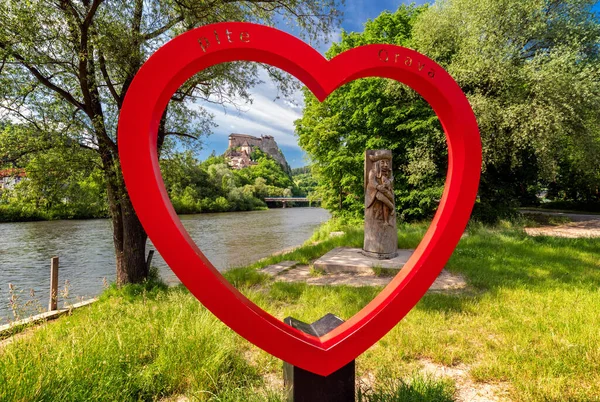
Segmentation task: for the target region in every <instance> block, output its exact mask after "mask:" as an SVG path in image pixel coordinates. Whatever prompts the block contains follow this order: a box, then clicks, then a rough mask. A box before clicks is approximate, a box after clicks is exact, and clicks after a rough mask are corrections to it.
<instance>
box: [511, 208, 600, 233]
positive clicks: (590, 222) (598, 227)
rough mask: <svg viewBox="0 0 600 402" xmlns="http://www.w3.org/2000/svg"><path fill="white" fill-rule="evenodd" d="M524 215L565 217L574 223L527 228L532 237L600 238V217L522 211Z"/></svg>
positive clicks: (526, 230)
mask: <svg viewBox="0 0 600 402" xmlns="http://www.w3.org/2000/svg"><path fill="white" fill-rule="evenodd" d="M521 212H523V213H532V214H542V215H553V216H564V217H567V218H569V219H571V220H572V222H569V223H566V224H564V225H557V226H540V227H537V228H525V232H527V234H528V235H530V236H556V237H569V238H579V237H600V215H588V214H575V213H567V212H550V211H548V212H546V211H537V210H521Z"/></svg>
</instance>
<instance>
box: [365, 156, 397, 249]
mask: <svg viewBox="0 0 600 402" xmlns="http://www.w3.org/2000/svg"><path fill="white" fill-rule="evenodd" d="M393 182H394V177H393V174H392V152H391V151H389V150H376V151H373V150H368V151H366V153H365V241H364V247H363V252H364V254H366V255H369V256H371V257H376V258H380V259H387V258H393V257H395V256H396V251H397V248H398V233H397V229H396V204H395V202H394V189H393Z"/></svg>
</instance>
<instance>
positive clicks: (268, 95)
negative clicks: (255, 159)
mask: <svg viewBox="0 0 600 402" xmlns="http://www.w3.org/2000/svg"><path fill="white" fill-rule="evenodd" d="M413 2H414V3H416V4H422V3H424V2H425V1H423V0H419V1H413ZM403 3H406V4H410V3H411V1H399V0H396V1H391V0H383V1H381V0H370V1H368V0H367V1H365V0H359V1H356V0H346V6H345V8H344V9H343V11H344V16H343V20H342V24H341V28H343V29H344V30H346V31H357V32H360V31H362V30H363V24H364V23H365V22H366V21H367V19H373V18H375V17H377V16H378V15H379V14H381V12H382V11H385V10H389V11H395V10H396V9H397V8H398V7H399V6H400V5H401V4H403ZM595 9H596V11H598V12H600V2H598V3H597V5H596V6H595ZM278 28H280V29H282V30H288V31H289V29H288V28H287V27H286V26H281V27H278ZM340 32H341V31H340V30H339V29H338V30H336V31H335V32H333V33H332V35H331V36H330V37H328V38H325V39H324V41H323V42H322V43H320V44H313V46H315V48H317V49H318V50H319V51H320V52H321V53H324V52H325V51H326V50H327V49H328V48H329V46H330V44H331V43H332V42H335V41H337V40H339V37H340ZM290 33H292V34H293V33H294V32H290ZM264 78H265V79H264V81H265V83H264V84H261V85H258V86H256V87H254V88H253V89H252V90H251V91H250V92H251V94H252V96H253V99H254V101H253V103H252V104H241V109H242V110H241V111H238V110H236V109H235V108H233V107H226V108H224V107H222V106H218V105H214V104H208V105H203V106H204V107H206V108H207V109H208V110H209V111H210V112H211V113H212V114H213V115H214V121H215V123H216V124H217V127H215V128H214V129H213V134H212V135H210V136H209V137H208V138H205V139H204V147H203V150H202V151H201V152H200V158H201V159H205V158H206V157H207V156H208V155H209V154H210V153H211V152H212V151H213V150H214V151H215V152H216V153H217V155H221V154H223V153H224V152H225V150H226V149H227V144H228V136H229V134H231V133H242V134H250V135H254V136H257V137H258V136H260V135H261V134H267V135H272V136H273V137H275V141H277V143H278V144H279V147H280V148H281V150H282V151H283V153H284V155H285V157H286V159H287V161H288V163H289V164H290V165H291V166H292V167H300V166H305V165H307V164H308V162H307V160H306V158H305V153H304V152H303V151H302V150H301V149H300V147H299V146H298V144H297V138H296V137H295V135H294V124H293V123H294V120H296V119H299V118H300V117H301V115H302V104H303V102H302V95H301V94H300V93H299V92H297V93H294V94H293V95H292V97H291V99H275V98H276V97H277V88H276V86H275V84H273V83H272V82H270V81H269V80H268V78H267V77H266V74H265V75H264Z"/></svg>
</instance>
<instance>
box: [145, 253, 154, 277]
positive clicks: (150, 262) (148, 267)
mask: <svg viewBox="0 0 600 402" xmlns="http://www.w3.org/2000/svg"><path fill="white" fill-rule="evenodd" d="M152 257H154V250H150V251H148V258H147V259H146V270H147V271H148V272H150V265H151V264H152Z"/></svg>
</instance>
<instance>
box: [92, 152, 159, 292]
mask: <svg viewBox="0 0 600 402" xmlns="http://www.w3.org/2000/svg"><path fill="white" fill-rule="evenodd" d="M101 155H102V162H103V167H104V173H105V179H106V182H107V195H108V205H109V208H110V213H111V220H112V226H113V242H114V246H115V256H116V264H117V286H122V285H125V284H128V283H141V282H143V281H144V280H145V279H146V278H148V267H147V266H146V240H147V238H148V235H147V234H146V231H145V230H144V228H143V227H142V224H141V223H140V221H139V219H138V217H137V215H136V213H135V210H134V209H133V205H132V204H131V200H130V199H129V194H128V193H127V189H126V188H125V182H124V181H123V177H122V176H121V174H120V165H119V163H118V158H117V157H114V156H113V155H112V153H110V152H102V153H101ZM116 161H117V162H116Z"/></svg>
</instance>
